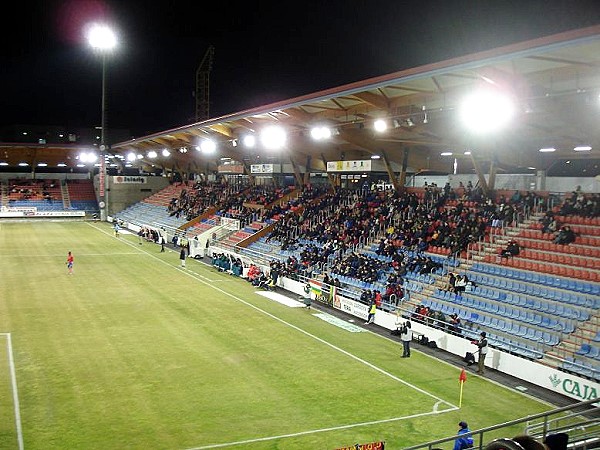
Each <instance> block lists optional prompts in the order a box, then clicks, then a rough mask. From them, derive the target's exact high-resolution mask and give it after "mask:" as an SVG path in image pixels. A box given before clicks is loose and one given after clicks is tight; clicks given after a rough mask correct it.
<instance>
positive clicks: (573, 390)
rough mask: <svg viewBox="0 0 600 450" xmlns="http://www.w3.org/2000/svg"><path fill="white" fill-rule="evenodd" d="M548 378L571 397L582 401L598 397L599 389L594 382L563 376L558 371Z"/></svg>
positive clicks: (553, 384)
mask: <svg viewBox="0 0 600 450" xmlns="http://www.w3.org/2000/svg"><path fill="white" fill-rule="evenodd" d="M548 378H549V380H550V383H551V384H552V387H553V388H554V389H556V390H557V391H559V392H561V393H563V394H566V395H568V396H569V397H574V398H578V399H580V400H581V401H586V400H594V399H595V398H598V390H597V389H596V387H595V386H593V385H592V384H588V383H585V382H583V381H581V380H576V379H574V378H570V377H568V376H566V377H564V378H561V377H559V376H558V375H557V374H556V373H555V374H553V375H551V376H550V377H548Z"/></svg>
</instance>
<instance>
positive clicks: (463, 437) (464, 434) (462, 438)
mask: <svg viewBox="0 0 600 450" xmlns="http://www.w3.org/2000/svg"><path fill="white" fill-rule="evenodd" d="M458 427H459V429H458V433H456V434H458V437H457V438H456V440H455V441H454V449H453V450H463V449H465V448H472V447H473V438H472V437H471V430H469V425H467V422H462V421H461V422H459V423H458Z"/></svg>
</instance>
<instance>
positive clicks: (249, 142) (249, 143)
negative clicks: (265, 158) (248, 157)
mask: <svg viewBox="0 0 600 450" xmlns="http://www.w3.org/2000/svg"><path fill="white" fill-rule="evenodd" d="M243 142H244V146H245V147H248V148H252V147H254V146H255V145H256V138H255V137H254V136H252V135H251V134H249V135H247V136H244V140H243Z"/></svg>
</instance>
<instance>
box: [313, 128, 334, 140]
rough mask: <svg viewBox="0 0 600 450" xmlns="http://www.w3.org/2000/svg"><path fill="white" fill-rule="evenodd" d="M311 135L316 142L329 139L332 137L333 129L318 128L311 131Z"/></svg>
mask: <svg viewBox="0 0 600 450" xmlns="http://www.w3.org/2000/svg"><path fill="white" fill-rule="evenodd" d="M310 135H311V136H312V138H313V139H314V140H315V141H320V140H322V139H329V138H330V137H331V129H330V128H329V127H326V126H316V127H313V128H312V129H311V130H310Z"/></svg>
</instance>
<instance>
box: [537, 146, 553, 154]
mask: <svg viewBox="0 0 600 450" xmlns="http://www.w3.org/2000/svg"><path fill="white" fill-rule="evenodd" d="M555 151H556V149H555V148H554V147H546V148H540V153H552V152H555Z"/></svg>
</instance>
